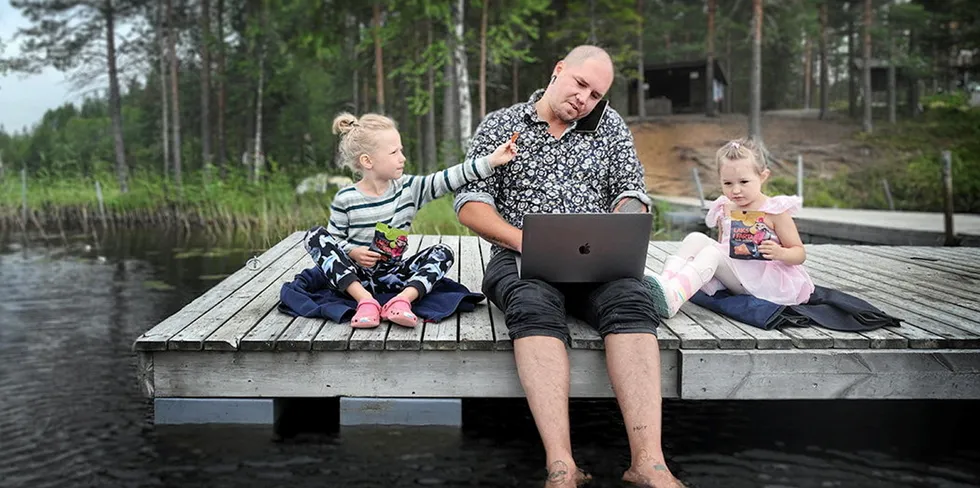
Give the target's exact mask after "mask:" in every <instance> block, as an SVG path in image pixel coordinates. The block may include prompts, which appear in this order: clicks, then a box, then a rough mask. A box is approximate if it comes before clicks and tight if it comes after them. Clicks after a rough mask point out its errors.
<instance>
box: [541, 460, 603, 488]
mask: <svg viewBox="0 0 980 488" xmlns="http://www.w3.org/2000/svg"><path fill="white" fill-rule="evenodd" d="M590 481H592V475H591V474H589V473H586V472H585V471H582V470H581V469H578V468H577V467H575V466H569V465H568V463H566V462H565V461H555V462H553V463H551V465H550V466H548V479H547V480H545V482H544V486H545V488H577V487H579V486H582V485H584V484H586V483H588V482H590Z"/></svg>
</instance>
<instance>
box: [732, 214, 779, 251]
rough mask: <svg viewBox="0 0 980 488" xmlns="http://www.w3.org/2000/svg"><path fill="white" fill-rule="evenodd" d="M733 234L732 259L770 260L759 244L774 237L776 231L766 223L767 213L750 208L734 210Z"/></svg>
mask: <svg viewBox="0 0 980 488" xmlns="http://www.w3.org/2000/svg"><path fill="white" fill-rule="evenodd" d="M731 222H732V235H731V239H729V246H730V247H729V252H728V255H729V256H731V257H732V259H759V260H763V261H768V260H767V259H766V258H765V257H763V256H762V253H761V252H760V251H759V244H762V243H763V242H765V241H767V240H769V239H772V237H773V236H774V235H775V233H774V232H773V231H772V229H771V228H769V226H768V225H766V213H765V212H757V211H749V210H732V213H731Z"/></svg>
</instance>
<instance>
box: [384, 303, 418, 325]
mask: <svg viewBox="0 0 980 488" xmlns="http://www.w3.org/2000/svg"><path fill="white" fill-rule="evenodd" d="M381 316H382V317H384V318H385V319H386V320H390V321H391V322H392V323H395V324H398V325H400V326H402V327H416V326H418V325H419V318H418V316H417V315H415V313H413V312H412V304H411V303H409V302H408V300H406V299H404V298H402V297H394V298H392V299H391V300H388V303H386V304H385V306H384V308H382V309H381Z"/></svg>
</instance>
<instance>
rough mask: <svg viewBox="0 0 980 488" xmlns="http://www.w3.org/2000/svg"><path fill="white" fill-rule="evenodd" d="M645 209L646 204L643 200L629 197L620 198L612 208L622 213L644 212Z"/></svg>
mask: <svg viewBox="0 0 980 488" xmlns="http://www.w3.org/2000/svg"><path fill="white" fill-rule="evenodd" d="M647 211H648V209H647V206H646V205H644V204H643V202H641V201H639V200H637V199H635V198H631V197H626V198H624V199H622V200H620V201H619V203H618V204H617V205H616V208H615V209H614V210H613V212H622V213H646V212H647Z"/></svg>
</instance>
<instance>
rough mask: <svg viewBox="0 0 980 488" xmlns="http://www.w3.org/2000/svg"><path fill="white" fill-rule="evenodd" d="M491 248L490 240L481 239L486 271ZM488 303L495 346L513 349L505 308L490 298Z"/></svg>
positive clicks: (499, 348)
mask: <svg viewBox="0 0 980 488" xmlns="http://www.w3.org/2000/svg"><path fill="white" fill-rule="evenodd" d="M491 249H492V247H491V245H490V243H489V242H487V241H485V240H483V239H480V256H481V257H482V258H483V271H484V273H485V272H486V269H487V263H489V262H490V258H492V257H493V254H492V253H491ZM487 305H488V306H489V307H490V322H491V325H493V341H494V342H493V348H494V349H497V350H501V351H506V350H509V349H513V348H514V344H513V342H511V339H510V335H509V334H508V333H507V323H506V322H505V321H504V312H503V310H500V309H499V308H498V307H497V306H496V305H494V304H492V303H489V299H488V302H487Z"/></svg>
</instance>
